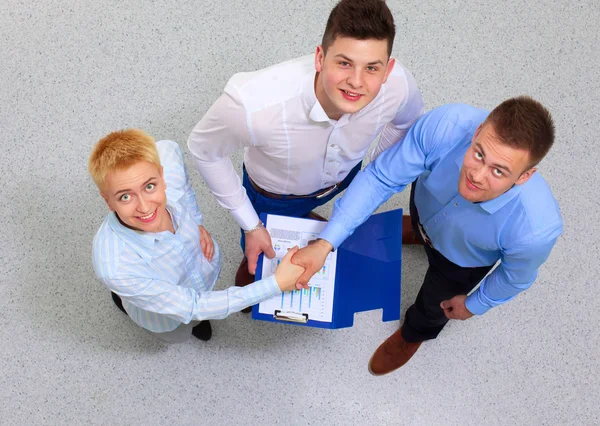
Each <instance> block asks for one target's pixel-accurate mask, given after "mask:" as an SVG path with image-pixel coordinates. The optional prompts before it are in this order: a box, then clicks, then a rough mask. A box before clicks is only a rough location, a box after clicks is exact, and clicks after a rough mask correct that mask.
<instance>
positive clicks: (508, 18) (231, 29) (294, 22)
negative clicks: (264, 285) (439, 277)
mask: <svg viewBox="0 0 600 426" xmlns="http://www.w3.org/2000/svg"><path fill="white" fill-rule="evenodd" d="M333 3H334V2H333V1H331V0H328V1H322V0H319V1H317V0H310V1H300V0H288V1H286V2H282V1H273V2H269V1H265V0H259V1H242V0H233V1H232V0H229V1H224V0H223V1H211V2H209V1H172V0H159V1H153V2H145V1H140V0H136V1H130V2H119V1H116V0H112V1H111V0H97V1H88V0H77V1H76V0H67V1H50V0H41V1H38V2H23V1H18V0H4V1H2V2H1V3H0V52H1V56H2V60H1V63H0V132H1V135H2V136H1V144H2V149H1V150H0V153H1V154H0V167H1V170H2V179H1V183H0V191H1V196H2V203H1V204H0V286H1V291H2V293H1V294H2V295H1V297H0V342H1V344H0V361H1V364H2V365H1V367H0V401H1V403H0V423H1V424H3V425H4V424H6V425H25V424H27V425H28V424H48V425H57V424H74V425H79V424H81V425H83V424H86V425H87V424H102V425H117V424H127V425H129V424H139V425H142V424H144V425H149V424H182V425H186V424H196V425H234V424H250V425H257V424H265V425H270V424H298V425H304V424H312V425H329V424H336V425H338V424H339V425H349V424H357V425H367V424H393V425H461V426H462V425H566V424H569V425H570V424H578V425H596V424H600V407H599V404H598V401H599V400H600V398H599V393H600V385H599V379H598V375H599V371H600V369H599V367H600V353H599V339H598V330H599V329H600V313H599V305H600V303H599V300H598V299H599V298H598V295H597V292H598V278H597V277H598V272H599V268H598V255H597V251H598V249H599V248H600V244H599V243H598V241H599V237H600V225H598V220H597V214H598V207H599V203H598V199H599V194H598V189H597V188H598V183H597V178H598V162H599V161H600V151H599V150H598V148H597V143H596V141H597V138H598V134H599V133H600V129H599V126H598V105H599V104H600V95H599V94H600V90H599V89H600V76H599V73H598V65H599V64H600V60H599V54H598V45H599V44H600V37H599V33H598V22H600V9H599V6H598V3H597V2H593V1H578V2H564V1H560V0H548V1H543V2H524V1H515V0H510V1H490V0H482V1H479V2H465V1H452V2H437V1H431V0H427V1H416V0H407V1H404V2H400V1H389V2H388V3H389V5H390V6H391V8H392V9H393V11H394V13H395V16H396V23H397V27H398V36H397V41H396V45H395V49H394V50H395V55H396V56H397V57H399V58H400V59H401V61H402V62H403V63H404V64H405V65H406V66H407V67H408V68H409V69H411V70H412V71H413V73H414V74H415V76H416V78H417V80H418V82H419V86H420V88H421V90H422V93H423V97H424V99H425V103H426V107H427V109H431V108H433V107H435V106H437V105H440V104H443V103H447V102H455V101H461V102H466V103H471V104H475V105H479V106H482V107H487V108H492V107H493V106H494V105H496V104H497V103H499V102H500V101H501V100H503V99H505V98H507V97H510V96H513V95H518V94H523V93H527V94H530V95H533V96H534V97H536V98H538V99H540V100H541V101H542V102H543V103H545V104H546V105H547V106H548V107H549V108H550V110H551V111H552V112H553V114H554V117H555V119H556V123H557V128H558V143H557V144H556V147H555V148H554V150H553V152H551V155H550V157H549V158H548V159H547V160H545V161H544V162H543V164H542V166H541V172H542V173H543V175H544V176H545V177H546V179H547V180H548V181H549V183H550V184H551V186H552V188H553V190H554V194H555V196H556V198H557V199H558V200H559V201H560V205H561V208H562V213H563V216H564V219H565V232H564V236H563V237H562V238H561V239H560V241H559V243H558V244H557V246H556V248H555V250H554V252H553V253H552V255H551V257H550V259H549V260H548V262H547V264H546V265H545V266H544V267H543V268H542V270H541V272H540V275H539V279H538V281H537V282H536V283H535V284H534V286H533V287H532V288H531V289H530V290H529V291H527V292H526V293H524V294H522V295H521V296H519V297H518V298H517V299H516V300H514V301H512V302H511V303H509V304H507V305H505V306H502V307H499V308H497V309H494V310H493V311H491V312H489V313H488V314H486V315H485V316H483V317H480V318H476V319H471V320H469V321H467V322H464V323H458V322H452V323H451V324H450V325H449V326H448V327H447V329H446V330H445V331H444V332H443V334H442V335H441V336H440V338H439V339H438V340H436V341H433V342H430V343H427V344H425V345H423V346H422V349H421V350H420V351H419V352H418V353H417V355H416V356H415V358H414V359H413V360H412V361H411V362H410V363H409V364H408V365H407V366H406V367H405V368H403V369H401V370H400V371H398V372H396V373H394V374H391V375H389V376H386V377H382V378H374V377H372V376H370V375H369V374H368V372H367V369H366V365H367V361H368V359H369V357H370V356H371V353H372V352H373V350H374V349H375V348H376V347H377V345H378V344H379V343H380V342H381V341H382V340H383V339H385V338H386V337H387V336H388V335H389V334H391V333H392V332H393V331H394V330H395V329H396V327H397V326H398V324H397V323H382V322H381V321H380V318H381V317H380V313H379V312H370V313H365V314H360V315H357V317H356V322H355V326H354V327H352V328H350V329H344V330H338V331H323V330H316V329H305V328H299V327H291V326H282V325H276V324H270V323H261V322H254V321H252V320H250V319H249V318H248V317H247V316H244V315H242V314H235V315H232V316H231V317H229V318H227V319H226V320H223V321H220V322H216V323H215V324H214V338H213V339H212V340H211V341H210V342H209V343H207V344H203V343H201V342H199V341H190V342H189V343H186V344H184V345H180V346H171V347H167V346H164V345H162V344H160V343H157V342H155V341H154V340H152V338H151V337H150V336H148V335H147V334H145V333H144V332H143V331H141V330H140V329H139V328H137V327H136V326H135V325H134V324H133V323H132V322H131V321H129V320H128V319H127V318H126V317H125V316H123V315H122V314H121V313H120V312H118V311H117V309H116V308H115V307H114V306H113V304H112V302H111V301H110V299H109V297H108V294H107V291H106V290H104V288H103V287H101V286H100V284H99V283H98V282H96V280H95V278H94V275H93V270H92V267H91V264H90V243H91V239H92V236H93V234H94V232H95V230H96V229H97V227H98V226H99V224H100V222H101V221H102V218H103V216H104V215H105V213H106V211H105V206H104V205H103V203H102V200H101V199H100V197H99V196H98V195H97V192H96V190H95V188H94V186H93V185H92V182H91V181H90V179H89V178H88V176H87V173H86V161H87V157H88V155H89V152H90V147H91V146H92V144H93V143H94V142H95V141H96V140H97V139H98V138H100V137H101V136H103V135H104V134H106V133H107V132H109V131H112V130H115V129H119V128H124V127H131V126H135V127H141V128H144V129H146V130H147V131H149V132H150V133H151V134H153V135H154V136H155V137H156V138H157V139H160V138H169V139H174V140H176V141H178V142H179V143H180V144H181V145H182V146H183V147H185V141H186V139H187V136H188V134H189V132H190V130H191V129H192V127H193V126H194V124H195V123H196V122H197V121H198V119H199V118H200V117H201V116H202V114H203V113H204V112H205V111H206V109H207V108H208V107H209V105H210V104H211V103H212V102H213V101H214V100H215V99H216V98H217V96H218V95H219V93H220V91H221V89H222V88H223V86H224V84H225V82H226V81H227V79H228V78H229V76H231V75H232V74H234V73H235V72H237V71H242V70H254V69H258V68H261V67H264V66H267V65H270V64H274V63H277V62H280V61H283V60H286V59H289V58H292V57H295V56H299V55H303V54H307V53H311V52H313V49H314V47H315V46H316V45H317V44H318V42H319V41H320V36H321V34H322V30H323V28H324V25H325V21H326V16H327V13H328V11H329V10H330V8H331V7H332V5H333ZM240 159H241V157H240V156H238V157H236V161H238V162H239V161H240ZM188 160H189V157H188ZM193 181H194V185H195V187H196V188H197V191H198V195H199V199H200V204H201V208H202V209H203V211H204V214H205V216H206V224H207V226H208V228H209V230H210V231H211V232H212V233H213V234H214V235H215V237H216V239H217V240H218V241H219V242H220V244H221V246H222V248H223V251H224V258H225V263H224V268H223V273H222V276H221V279H220V283H219V287H221V288H223V287H226V286H229V285H230V284H231V282H232V279H233V275H234V270H235V267H236V266H237V263H238V261H239V258H240V252H239V248H238V246H237V235H238V231H237V229H236V227H235V225H234V221H233V220H232V219H231V217H230V216H229V215H227V214H224V213H223V211H222V210H221V209H220V208H219V206H218V205H217V203H216V202H215V201H214V200H213V199H212V198H211V197H210V196H209V194H208V192H207V191H206V188H205V186H204V185H203V183H202V182H201V181H200V179H199V177H198V175H197V174H196V173H195V172H194V173H193ZM406 206H407V195H406V194H401V195H399V196H396V197H394V198H393V199H392V200H391V201H390V202H389V203H388V204H386V205H385V209H391V208H396V207H406ZM321 212H322V213H325V214H329V207H326V208H323V209H322V210H321ZM404 253H405V255H404V270H403V283H404V284H403V290H402V294H403V302H402V310H403V311H404V310H405V309H406V308H407V306H408V305H409V304H410V302H411V301H412V300H413V298H414V297H415V295H416V292H417V290H418V286H419V285H420V280H421V277H422V275H423V273H424V271H425V268H426V265H425V258H424V255H423V253H421V252H420V251H419V250H418V249H412V248H408V249H406V250H405V252H404Z"/></svg>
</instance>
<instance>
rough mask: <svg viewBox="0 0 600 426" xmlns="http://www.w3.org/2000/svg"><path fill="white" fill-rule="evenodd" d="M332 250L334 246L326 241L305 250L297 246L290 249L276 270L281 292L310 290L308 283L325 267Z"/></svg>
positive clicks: (315, 243) (311, 245) (266, 254)
mask: <svg viewBox="0 0 600 426" xmlns="http://www.w3.org/2000/svg"><path fill="white" fill-rule="evenodd" d="M332 250H333V246H332V245H331V244H330V243H329V242H327V241H325V240H317V241H315V242H313V243H312V244H309V245H308V246H306V247H304V248H303V249H299V248H298V247H297V246H296V247H293V248H291V249H289V251H288V252H287V254H286V255H285V257H284V258H283V259H282V260H281V262H280V263H279V265H278V266H277V269H276V270H275V279H276V280H277V284H278V285H279V288H280V289H281V291H293V290H300V289H301V288H308V281H310V279H311V278H312V276H313V275H314V274H315V273H317V272H318V271H319V270H320V269H321V268H322V267H323V264H325V259H326V258H327V255H328V254H329V253H330V252H331V251H332ZM272 255H273V256H274V255H275V253H274V252H273V253H272ZM265 256H267V257H269V255H268V253H266V252H265ZM273 256H271V258H272V257H273Z"/></svg>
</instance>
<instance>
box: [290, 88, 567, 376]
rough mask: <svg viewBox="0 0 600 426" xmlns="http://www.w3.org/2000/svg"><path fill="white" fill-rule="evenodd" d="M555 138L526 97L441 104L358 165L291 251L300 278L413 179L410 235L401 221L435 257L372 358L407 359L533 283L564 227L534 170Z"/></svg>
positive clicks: (388, 362) (387, 367) (374, 366)
mask: <svg viewBox="0 0 600 426" xmlns="http://www.w3.org/2000/svg"><path fill="white" fill-rule="evenodd" d="M553 142H554V124H553V122H552V118H551V116H550V113H549V112H548V111H547V110H546V109H545V108H544V107H543V106H542V105H541V104H540V103H539V102H537V101H535V100H533V99H531V98H529V97H518V98H513V99H509V100H507V101H505V102H503V103H502V104H500V105H499V106H498V107H496V108H495V109H494V110H493V111H492V112H491V113H488V111H485V110H482V109H478V108H474V107H471V106H468V105H460V104H455V105H446V106H443V107H439V108H436V109H434V110H433V111H431V112H429V113H427V114H425V115H424V116H423V117H422V118H420V119H419V120H418V121H417V122H416V123H415V124H414V126H413V127H412V128H411V129H410V130H409V132H408V134H407V136H406V138H405V139H404V141H403V142H401V143H398V144H396V145H393V146H392V147H390V148H389V149H388V150H386V151H385V152H383V153H382V154H381V155H380V156H379V157H378V158H377V159H376V160H375V161H374V162H373V163H371V164H369V166H368V167H367V168H366V169H365V170H364V171H362V172H361V173H359V174H358V175H357V177H356V178H355V179H354V181H353V182H352V184H351V185H350V186H349V188H348V189H347V190H346V193H345V195H344V196H343V197H342V198H341V199H340V200H338V201H337V202H336V203H335V207H334V210H333V214H332V217H331V220H330V222H329V223H328V225H327V227H326V228H325V229H324V230H323V232H322V233H321V235H320V237H321V239H320V240H318V241H317V242H316V243H315V244H313V245H311V246H308V247H306V248H304V249H302V250H300V251H299V252H298V253H296V254H295V255H294V257H293V259H292V262H294V263H296V264H298V265H302V266H304V267H305V268H306V272H305V273H304V275H303V276H302V277H301V278H300V279H299V281H298V284H297V286H298V287H300V286H304V285H306V283H307V282H308V279H309V278H310V277H311V276H312V274H313V273H314V272H315V271H317V270H319V269H320V267H321V265H322V264H323V261H324V259H325V257H326V256H327V253H329V251H331V250H333V249H336V248H337V247H339V245H340V244H341V243H342V242H343V241H344V240H345V239H346V238H347V237H348V236H349V235H350V234H352V232H353V231H354V229H355V228H356V227H357V226H359V225H360V224H362V223H363V222H364V221H365V220H366V219H367V218H368V217H369V216H370V215H371V214H372V213H373V212H374V211H375V209H377V207H379V206H380V205H381V204H382V203H384V202H385V201H386V200H388V199H389V198H390V197H391V196H392V195H393V194H394V193H396V192H400V191H402V190H403V189H404V188H405V187H406V185H408V184H410V183H411V182H414V184H413V186H412V191H411V202H410V213H411V217H410V222H411V223H412V230H413V232H414V236H411V235H409V234H410V232H408V233H404V234H405V235H403V243H404V242H407V240H413V241H414V239H417V240H420V241H423V242H424V246H425V251H426V253H427V258H428V261H429V268H428V270H427V273H426V275H425V279H424V282H423V285H422V287H421V290H420V292H419V294H418V296H417V299H416V301H415V303H414V304H413V305H412V306H411V307H410V308H409V309H408V310H407V312H406V317H405V321H404V324H403V325H402V326H401V327H400V329H399V330H398V331H397V332H396V333H394V334H393V335H392V336H391V337H390V338H388V339H387V340H386V341H385V342H384V343H383V344H382V345H381V346H380V347H379V348H378V349H377V351H376V352H375V354H374V355H373V357H372V358H371V361H370V362H369V371H370V372H371V373H372V374H374V375H381V374H386V373H389V372H391V371H393V370H395V369H397V368H399V367H401V366H402V365H404V364H405V363H406V362H407V361H408V360H409V359H410V358H411V357H412V356H413V355H414V353H415V352H416V351H417V349H418V348H419V346H420V344H421V342H423V341H424V340H428V339H434V338H435V337H437V335H438V334H439V333H440V332H441V330H442V329H443V327H444V325H445V324H446V323H447V322H448V320H449V319H460V320H465V319H468V318H470V317H471V316H473V315H482V314H484V313H485V312H487V311H488V310H489V309H490V308H492V307H494V306H497V305H500V304H502V303H504V302H507V301H508V300H510V299H512V298H513V297H515V296H516V295H517V294H518V293H519V292H521V291H523V290H525V289H527V288H529V286H531V284H532V283H533V281H534V280H535V279H536V277H537V271H538V268H539V267H540V265H542V263H544V262H545V261H546V259H547V258H548V255H549V254H550V251H551V250H552V247H553V246H554V243H555V242H556V239H557V238H558V236H559V235H560V234H561V232H562V219H561V216H560V212H559V209H558V205H557V202H556V200H555V199H554V197H553V196H552V193H551V192H550V189H549V188H548V185H547V184H546V182H545V181H544V179H543V178H542V177H541V175H540V174H539V173H535V172H536V165H537V164H538V163H539V161H540V160H542V158H543V157H544V156H545V155H546V154H547V153H548V151H549V150H550V148H551V146H552V144H553ZM415 179H416V180H415ZM403 222H406V221H403ZM409 242H410V241H409ZM498 261H500V262H499V265H498V267H497V268H495V269H494V270H493V271H492V272H491V273H490V274H489V275H487V274H488V272H490V271H491V270H492V268H493V267H494V265H495V264H496V262H498ZM486 275H487V276H486ZM484 277H485V278H484ZM480 282H481V283H480ZM478 283H480V285H479V288H477V289H476V290H475V291H473V292H472V293H471V294H470V295H469V296H467V294H468V293H469V292H471V291H472V290H473V288H475V286H477V284H478Z"/></svg>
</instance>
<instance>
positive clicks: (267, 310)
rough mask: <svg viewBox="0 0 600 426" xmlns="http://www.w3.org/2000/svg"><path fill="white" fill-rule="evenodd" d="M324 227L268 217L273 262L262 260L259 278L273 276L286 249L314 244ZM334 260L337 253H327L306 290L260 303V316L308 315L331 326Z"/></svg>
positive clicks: (323, 224) (315, 222)
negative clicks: (279, 313) (282, 314)
mask: <svg viewBox="0 0 600 426" xmlns="http://www.w3.org/2000/svg"><path fill="white" fill-rule="evenodd" d="M325 225H326V223H324V222H317V221H312V220H306V219H296V218H289V217H282V216H271V215H269V217H268V219H267V230H268V231H269V233H270V234H271V241H272V243H273V249H274V250H275V258H273V259H267V258H264V259H263V269H262V277H263V278H266V277H268V276H269V275H272V274H273V273H274V272H275V269H276V268H277V266H278V265H279V263H280V262H281V259H283V257H284V256H285V254H286V253H287V251H288V249H289V248H292V247H294V246H299V247H300V248H302V247H305V246H306V245H308V243H309V242H310V241H311V240H315V239H316V238H317V237H318V235H319V233H320V232H321V230H322V229H323V228H324V227H325ZM336 260H337V253H335V252H334V253H330V254H329V256H328V257H327V259H326V261H325V264H324V265H323V267H322V268H321V269H320V270H319V271H318V272H317V273H316V274H315V275H314V276H313V277H312V278H311V280H310V281H309V283H308V284H309V287H308V289H302V290H296V291H292V292H285V293H282V294H281V295H280V296H277V297H274V298H272V299H269V300H266V301H264V302H261V303H260V304H259V312H260V313H262V314H273V313H274V312H275V311H276V310H279V311H282V312H295V313H303V314H308V319H309V320H313V321H322V322H331V320H332V317H333V296H334V290H335V266H336Z"/></svg>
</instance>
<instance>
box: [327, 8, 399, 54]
mask: <svg viewBox="0 0 600 426" xmlns="http://www.w3.org/2000/svg"><path fill="white" fill-rule="evenodd" d="M337 37H351V38H355V39H357V40H369V39H375V40H387V42H388V56H390V55H391V54H392V47H393V45H394V37H396V26H395V25H394V17H393V16H392V12H390V9H389V8H388V7H387V4H385V0H341V1H340V2H339V3H338V4H336V5H335V7H334V8H333V10H332V11H331V13H330V14H329V19H327V26H326V27H325V33H324V34H323V40H322V41H321V46H322V47H323V51H324V52H325V54H327V48H328V47H329V46H331V45H332V44H333V42H334V41H335V39H336V38H337Z"/></svg>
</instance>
